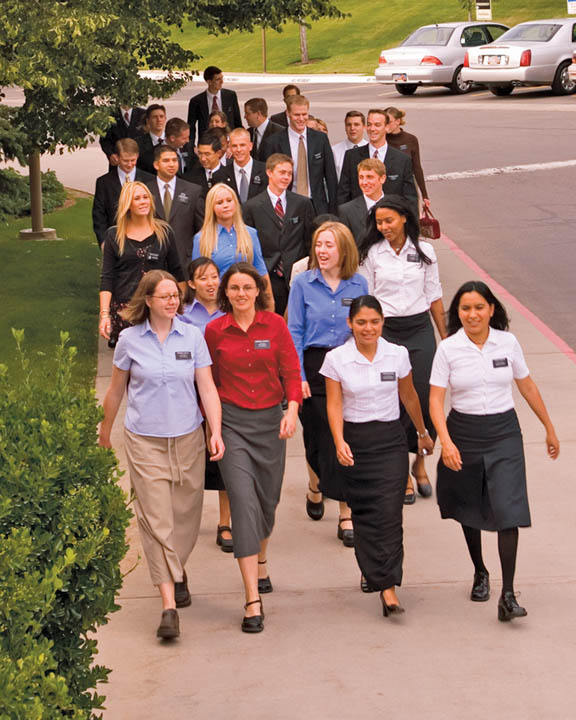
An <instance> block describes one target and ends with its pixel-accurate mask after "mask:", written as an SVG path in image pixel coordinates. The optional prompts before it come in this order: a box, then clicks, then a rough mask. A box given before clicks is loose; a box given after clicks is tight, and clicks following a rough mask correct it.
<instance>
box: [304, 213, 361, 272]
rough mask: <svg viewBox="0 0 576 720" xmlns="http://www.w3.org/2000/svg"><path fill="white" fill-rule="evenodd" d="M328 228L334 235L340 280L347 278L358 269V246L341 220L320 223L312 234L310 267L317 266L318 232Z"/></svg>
mask: <svg viewBox="0 0 576 720" xmlns="http://www.w3.org/2000/svg"><path fill="white" fill-rule="evenodd" d="M326 230H329V231H330V232H331V233H332V235H333V236H334V240H335V241H336V246H337V247H338V255H339V256H340V277H341V278H342V280H349V279H350V278H351V277H352V275H354V273H355V272H356V270H358V248H357V247H356V242H355V241H354V237H353V236H352V233H351V232H350V230H349V229H348V228H347V227H346V225H344V224H343V223H341V222H333V221H331V220H329V221H328V222H325V223H322V225H320V227H319V228H318V229H317V230H316V232H315V233H314V235H313V236H312V251H311V252H310V267H311V268H319V265H318V258H317V257H316V240H317V239H318V236H319V235H320V233H323V232H325V231H326Z"/></svg>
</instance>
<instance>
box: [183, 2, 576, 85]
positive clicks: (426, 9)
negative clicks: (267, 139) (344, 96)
mask: <svg viewBox="0 0 576 720" xmlns="http://www.w3.org/2000/svg"><path fill="white" fill-rule="evenodd" d="M334 2H335V4H336V5H337V6H338V7H339V8H340V10H342V11H343V12H348V13H350V15H351V17H349V18H346V19H345V20H322V21H319V22H317V23H314V25H313V27H312V29H311V30H309V31H308V49H309V54H310V58H311V60H312V62H311V63H310V64H308V65H301V64H300V44H299V35H298V27H297V25H295V24H293V23H291V24H289V25H286V26H285V30H284V32H282V33H276V32H273V31H270V30H269V31H268V32H267V33H266V40H267V70H268V72H271V73H279V72H288V73H293V72H303V71H305V72H306V73H307V74H308V73H323V72H342V73H346V72H358V73H366V74H370V75H371V74H372V73H373V72H374V68H375V67H376V65H377V63H378V56H379V54H380V51H381V50H382V49H383V48H386V47H393V46H394V45H397V44H398V43H399V42H401V41H402V40H403V39H404V38H405V37H406V36H407V35H408V34H409V33H410V32H412V31H413V30H415V29H416V28H418V27H420V26H421V25H426V24H429V23H433V22H449V21H454V20H467V18H468V15H467V13H466V11H465V10H463V9H462V7H461V3H460V0H437V1H436V2H431V0H380V1H378V0H334ZM492 15H493V20H494V21H495V22H502V23H504V24H506V25H510V26H512V25H515V24H516V23H518V22H522V21H524V20H534V19H538V18H551V17H566V16H567V7H566V0H530V2H525V0H493V3H492ZM473 17H474V15H473ZM575 20H576V17H575ZM173 37H174V39H176V40H177V41H178V42H179V43H180V44H182V45H183V46H184V47H186V48H188V49H190V50H194V52H196V53H198V54H199V55H202V56H203V57H202V59H201V60H200V61H199V62H198V66H197V67H198V69H202V68H204V67H206V66H207V65H218V66H220V67H222V68H223V70H225V71H228V72H261V71H262V44H261V37H262V33H261V31H258V32H256V33H240V32H234V33H232V34H231V35H221V36H218V37H215V36H214V35H209V34H208V33H207V32H206V31H205V30H201V29H198V28H196V27H195V26H194V25H193V24H192V23H187V24H185V25H184V28H183V32H180V31H175V32H174V33H173Z"/></svg>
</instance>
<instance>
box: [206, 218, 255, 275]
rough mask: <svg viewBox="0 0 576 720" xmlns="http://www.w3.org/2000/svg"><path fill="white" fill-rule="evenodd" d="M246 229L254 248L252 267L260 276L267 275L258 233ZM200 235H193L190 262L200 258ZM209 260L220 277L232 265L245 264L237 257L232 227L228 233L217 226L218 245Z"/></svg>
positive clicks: (244, 259)
mask: <svg viewBox="0 0 576 720" xmlns="http://www.w3.org/2000/svg"><path fill="white" fill-rule="evenodd" d="M246 229H247V230H248V233H249V234H250V237H251V238H252V247H253V248H254V259H253V260H252V265H254V267H255V268H256V270H257V271H258V273H259V274H260V275H267V274H268V269H267V267H266V263H265V262H264V258H263V257H262V246H261V245H260V240H259V239H258V232H257V231H256V229H255V228H253V227H250V226H249V225H247V226H246ZM200 235H201V232H197V233H196V235H194V245H193V246H192V260H196V258H198V257H200ZM211 259H212V260H213V261H214V262H215V263H216V265H217V266H218V270H220V276H222V275H224V273H225V272H226V270H228V268H229V267H230V266H231V265H234V263H237V262H243V261H244V262H246V258H245V257H244V256H240V255H238V253H237V252H236V229H235V228H234V226H232V227H231V228H230V230H229V231H228V230H226V228H225V227H222V225H218V244H217V246H216V249H215V250H214V252H213V253H212V258H211Z"/></svg>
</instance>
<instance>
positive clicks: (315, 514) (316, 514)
mask: <svg viewBox="0 0 576 720" xmlns="http://www.w3.org/2000/svg"><path fill="white" fill-rule="evenodd" d="M308 490H309V491H310V492H311V493H312V494H314V495H322V493H321V492H320V490H312V488H311V487H310V485H308ZM306 512H307V513H308V517H309V518H310V519H311V520H322V518H323V517H324V498H322V500H320V502H312V500H310V498H309V497H308V495H306Z"/></svg>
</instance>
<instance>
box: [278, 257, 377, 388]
mask: <svg viewBox="0 0 576 720" xmlns="http://www.w3.org/2000/svg"><path fill="white" fill-rule="evenodd" d="M367 294H368V283H367V282H366V278H364V277H362V275H360V274H359V273H355V274H354V275H353V276H352V277H351V278H349V279H348V280H340V284H339V285H338V287H337V288H336V290H335V291H334V292H333V291H332V289H331V288H330V286H329V285H328V284H327V283H326V281H325V280H324V278H323V277H322V273H321V272H320V270H318V269H317V268H315V269H314V270H307V271H306V272H303V273H301V274H300V275H297V276H296V277H295V278H294V281H293V283H292V287H291V288H290V295H289V296H288V329H289V330H290V333H291V335H292V340H294V345H295V346H296V350H297V352H298V357H299V358H300V370H301V373H302V380H306V375H305V373H304V350H306V349H307V348H309V347H328V348H335V347H338V346H339V345H342V343H344V342H345V341H346V340H347V339H348V337H349V336H350V328H349V327H348V324H347V322H346V320H347V318H348V313H349V310H350V303H351V302H352V300H354V298H357V297H359V296H360V295H367Z"/></svg>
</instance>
